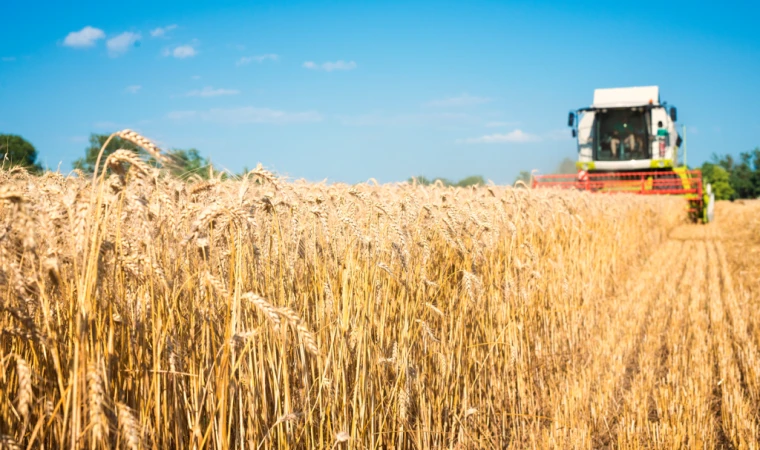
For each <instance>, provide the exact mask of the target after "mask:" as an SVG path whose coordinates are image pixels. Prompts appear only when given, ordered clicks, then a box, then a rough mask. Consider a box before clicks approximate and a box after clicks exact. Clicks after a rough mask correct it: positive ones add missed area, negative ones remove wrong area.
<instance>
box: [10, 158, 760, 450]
mask: <svg viewBox="0 0 760 450" xmlns="http://www.w3.org/2000/svg"><path fill="white" fill-rule="evenodd" d="M107 167H109V168H110V169H111V175H110V176H109V177H108V178H106V179H105V180H96V181H95V182H94V183H93V182H92V181H90V180H88V179H85V178H83V177H76V176H63V175H61V174H54V173H48V174H46V175H44V176H42V177H32V176H28V175H26V174H25V173H23V172H18V171H16V172H8V171H5V172H0V185H1V186H2V187H1V188H0V224H1V226H2V228H0V264H1V265H0V289H1V291H0V310H1V311H2V313H1V314H0V327H2V328H1V331H2V335H0V357H1V358H2V359H1V361H2V364H3V370H2V371H1V374H0V435H2V437H1V438H0V440H1V442H2V445H3V446H5V447H7V448H89V449H98V448H126V449H137V448H157V449H163V448H210V449H226V448H236V449H237V448H240V449H243V448H245V449H262V448H327V449H330V448H356V449H379V448H408V449H434V448H435V449H438V448H462V449H464V448H508V447H511V448H600V447H621V448H721V447H724V448H751V447H753V446H755V447H756V446H757V445H758V444H757V443H758V442H759V441H760V436H759V435H760V429H759V428H758V424H759V417H758V410H759V409H760V378H759V374H758V371H760V360H759V359H758V358H759V357H760V355H759V354H758V352H759V351H760V350H759V349H760V347H759V345H760V327H757V326H756V324H757V323H758V322H757V321H758V318H759V317H760V308H758V302H760V297H759V296H758V294H760V288H759V286H758V279H760V276H759V273H758V269H759V268H760V262H759V261H758V260H759V259H760V253H758V251H759V250H758V249H760V203H758V202H746V203H744V204H731V203H721V204H718V207H717V211H716V216H717V218H718V221H717V222H716V223H714V224H711V225H708V226H702V225H686V224H684V222H683V219H684V216H685V215H684V213H683V206H684V205H683V203H682V201H681V200H679V199H674V198H648V197H646V198H645V197H635V196H630V197H629V196H617V197H612V196H601V195H597V196H594V195H589V194H582V193H576V192H555V191H548V190H547V191H531V190H527V189H513V188H509V187H506V188H505V187H496V186H491V187H481V188H476V189H462V188H444V187H442V186H432V187H421V186H411V185H404V184H399V185H384V186H378V185H375V184H371V183H370V184H362V185H356V186H347V185H325V184H309V183H301V182H286V181H285V180H281V179H278V178H276V177H275V176H273V175H272V174H271V173H269V172H267V171H265V170H263V169H257V170H255V171H253V172H251V173H249V174H248V175H247V176H245V177H243V178H242V179H236V180H221V179H220V178H217V179H212V180H211V181H201V180H197V181H193V180H190V181H180V180H177V179H173V178H171V177H169V176H168V175H166V174H163V173H159V172H156V171H155V169H152V168H151V167H148V166H146V165H144V164H141V163H140V161H139V160H135V159H134V158H132V157H131V156H130V155H126V154H124V153H116V154H115V155H113V156H111V157H109V159H108V160H107Z"/></svg>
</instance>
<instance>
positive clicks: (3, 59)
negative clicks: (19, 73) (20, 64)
mask: <svg viewBox="0 0 760 450" xmlns="http://www.w3.org/2000/svg"><path fill="white" fill-rule="evenodd" d="M0 59H2V61H3V62H13V61H15V60H16V57H15V56H3V57H2V58H0Z"/></svg>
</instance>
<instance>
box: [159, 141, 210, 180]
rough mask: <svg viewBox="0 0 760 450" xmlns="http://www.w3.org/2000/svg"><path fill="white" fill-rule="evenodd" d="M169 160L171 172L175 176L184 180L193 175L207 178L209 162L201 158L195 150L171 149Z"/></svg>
mask: <svg viewBox="0 0 760 450" xmlns="http://www.w3.org/2000/svg"><path fill="white" fill-rule="evenodd" d="M169 158H170V159H171V161H172V166H171V172H172V173H173V174H174V175H175V176H178V177H181V178H186V177H188V176H190V175H193V174H194V175H199V176H200V177H203V178H208V167H209V165H210V163H209V160H208V158H203V157H202V156H201V153H200V152H199V151H198V150H197V149H194V148H191V149H189V150H181V149H173V150H170V151H169Z"/></svg>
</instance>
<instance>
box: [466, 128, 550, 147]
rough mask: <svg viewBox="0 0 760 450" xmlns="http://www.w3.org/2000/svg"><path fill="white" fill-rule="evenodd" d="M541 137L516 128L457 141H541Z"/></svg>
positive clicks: (478, 142)
mask: <svg viewBox="0 0 760 450" xmlns="http://www.w3.org/2000/svg"><path fill="white" fill-rule="evenodd" d="M540 140H541V138H540V137H538V136H536V135H533V134H528V133H526V132H524V131H522V130H520V129H516V130H514V131H510V132H509V133H503V134H500V133H495V134H488V135H485V136H481V137H477V138H469V139H460V140H458V141H457V143H460V144H503V143H508V142H511V143H515V142H536V141H540Z"/></svg>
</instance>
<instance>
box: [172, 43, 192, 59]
mask: <svg viewBox="0 0 760 450" xmlns="http://www.w3.org/2000/svg"><path fill="white" fill-rule="evenodd" d="M197 53H198V52H197V51H196V50H195V48H194V47H193V46H192V45H180V46H179V47H176V48H175V49H174V50H172V51H171V52H170V54H171V55H172V56H174V57H175V58H177V59H185V58H192V57H193V56H195V55H196V54H197Z"/></svg>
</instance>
